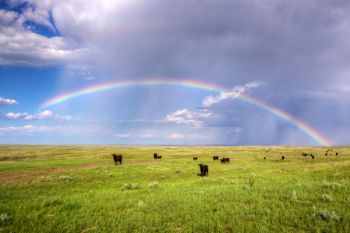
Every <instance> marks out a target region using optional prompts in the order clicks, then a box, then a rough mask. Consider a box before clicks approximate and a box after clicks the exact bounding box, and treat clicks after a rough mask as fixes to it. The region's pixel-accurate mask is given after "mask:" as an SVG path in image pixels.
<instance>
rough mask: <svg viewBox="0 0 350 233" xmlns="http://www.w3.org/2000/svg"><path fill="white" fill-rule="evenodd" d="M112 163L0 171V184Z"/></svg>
mask: <svg viewBox="0 0 350 233" xmlns="http://www.w3.org/2000/svg"><path fill="white" fill-rule="evenodd" d="M111 166H112V165H109V166H108V165H106V164H98V165H97V164H82V165H79V166H66V167H56V168H47V169H35V170H24V171H16V172H3V173H0V185H2V186H5V185H10V184H19V183H22V182H27V181H31V180H36V179H38V180H42V179H45V178H50V176H51V175H55V174H59V173H64V172H70V171H78V170H84V169H94V168H99V167H111Z"/></svg>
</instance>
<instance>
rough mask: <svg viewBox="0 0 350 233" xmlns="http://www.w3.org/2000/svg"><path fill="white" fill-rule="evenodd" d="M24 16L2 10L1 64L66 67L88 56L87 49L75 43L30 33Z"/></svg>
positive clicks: (70, 40)
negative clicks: (85, 54) (64, 65)
mask: <svg viewBox="0 0 350 233" xmlns="http://www.w3.org/2000/svg"><path fill="white" fill-rule="evenodd" d="M23 14H26V13H23ZM23 14H19V13H17V12H14V11H6V10H2V9H0V64H2V65H20V66H47V65H63V64H68V63H69V62H72V60H75V61H78V59H79V58H81V56H82V55H83V54H84V53H85V49H84V48H81V46H80V45H79V44H78V43H77V42H75V41H74V40H72V39H69V38H65V37H58V36H57V37H52V38H48V37H46V36H43V35H40V34H38V33H35V32H33V31H31V30H29V29H28V28H26V27H25V26H24V24H25V22H26V18H25V16H24V15H23ZM27 18H28V17H27Z"/></svg>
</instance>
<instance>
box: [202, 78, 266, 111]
mask: <svg viewBox="0 0 350 233" xmlns="http://www.w3.org/2000/svg"><path fill="white" fill-rule="evenodd" d="M261 85H262V83H261V82H250V83H247V84H244V85H242V86H236V87H234V88H232V89H231V91H227V92H221V93H220V94H219V95H215V96H213V95H209V96H207V97H205V98H204V100H203V102H202V104H203V106H204V107H209V106H211V105H213V104H217V103H220V102H221V101H224V100H226V99H234V98H237V97H238V96H239V95H240V94H242V93H244V92H246V91H247V90H248V89H253V88H258V87H260V86H261Z"/></svg>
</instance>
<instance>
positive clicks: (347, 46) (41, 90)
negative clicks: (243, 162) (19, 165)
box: [0, 0, 350, 146]
mask: <svg viewBox="0 0 350 233" xmlns="http://www.w3.org/2000/svg"><path fill="white" fill-rule="evenodd" d="M349 41H350V2H349V1H347V0H305V1H293V0H285V1H280V0H260V1H253V0H218V1H212V0H177V1H170V0H138V1H135V0H115V1H99V0H66V1H59V0H29V1H23V0H2V1H0V144H131V145H308V146H331V145H343V144H349V143H350V142H349V138H350V124H349V119H350V76H349V75H350V66H349V61H350V43H349Z"/></svg>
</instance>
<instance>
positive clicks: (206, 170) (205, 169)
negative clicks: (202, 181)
mask: <svg viewBox="0 0 350 233" xmlns="http://www.w3.org/2000/svg"><path fill="white" fill-rule="evenodd" d="M199 169H200V174H199V175H200V176H208V175H209V168H208V165H205V164H199Z"/></svg>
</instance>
